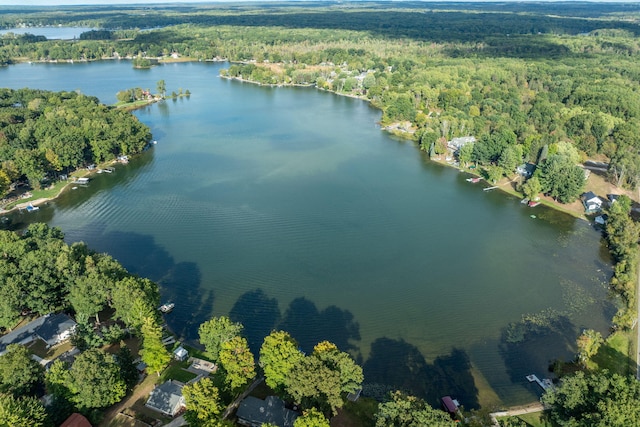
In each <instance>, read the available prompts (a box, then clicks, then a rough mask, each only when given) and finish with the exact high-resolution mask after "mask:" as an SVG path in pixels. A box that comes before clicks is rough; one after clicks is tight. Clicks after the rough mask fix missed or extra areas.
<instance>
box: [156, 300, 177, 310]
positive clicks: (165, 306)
mask: <svg viewBox="0 0 640 427" xmlns="http://www.w3.org/2000/svg"><path fill="white" fill-rule="evenodd" d="M175 306H176V305H175V304H174V303H172V302H168V303H165V304H162V305H161V306H160V307H159V308H158V310H160V311H161V312H162V313H169V312H170V311H171V310H173V307H175Z"/></svg>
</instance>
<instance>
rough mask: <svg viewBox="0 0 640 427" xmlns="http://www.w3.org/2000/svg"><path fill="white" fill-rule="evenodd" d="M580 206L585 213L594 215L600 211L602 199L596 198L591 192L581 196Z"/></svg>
mask: <svg viewBox="0 0 640 427" xmlns="http://www.w3.org/2000/svg"><path fill="white" fill-rule="evenodd" d="M582 204H583V205H584V210H585V212H586V213H595V212H599V211H600V210H601V209H602V199H601V198H600V197H598V196H596V195H595V194H594V193H593V191H589V192H587V193H584V194H583V195H582Z"/></svg>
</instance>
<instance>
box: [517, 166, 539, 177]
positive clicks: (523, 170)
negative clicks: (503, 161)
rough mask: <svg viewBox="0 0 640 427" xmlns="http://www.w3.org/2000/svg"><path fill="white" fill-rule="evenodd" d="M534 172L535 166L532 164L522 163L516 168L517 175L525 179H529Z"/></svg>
mask: <svg viewBox="0 0 640 427" xmlns="http://www.w3.org/2000/svg"><path fill="white" fill-rule="evenodd" d="M535 171H536V165H534V164H533V163H523V164H521V165H520V166H518V167H517V168H516V172H517V173H518V175H520V176H523V177H525V178H531V177H532V176H533V173H534V172H535Z"/></svg>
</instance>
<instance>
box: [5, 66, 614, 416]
mask: <svg viewBox="0 0 640 427" xmlns="http://www.w3.org/2000/svg"><path fill="white" fill-rule="evenodd" d="M220 67H221V65H219V64H215V65H214V64H204V63H189V64H169V65H165V66H160V67H156V68H153V69H151V70H147V71H146V72H145V73H139V72H138V71H137V70H133V69H132V68H131V66H130V64H128V63H118V62H116V61H108V62H101V63H92V64H76V65H73V66H71V65H65V66H54V65H53V64H46V65H40V64H38V65H35V64H34V65H27V64H22V65H18V66H12V67H8V68H5V69H0V79H2V81H3V84H5V85H7V86H9V87H24V86H30V87H40V88H48V89H52V90H75V89H80V90H81V91H82V92H84V93H87V94H91V95H96V96H98V97H99V98H100V99H102V100H103V101H104V102H108V103H109V102H114V101H115V92H117V91H118V90H122V89H126V88H130V87H155V85H156V82H157V81H158V80H160V79H163V80H165V82H166V85H167V90H168V91H169V92H171V91H173V90H177V89H178V88H179V87H183V88H188V89H189V90H190V91H191V93H192V95H191V96H190V97H189V98H188V99H187V98H181V99H180V100H178V101H176V102H170V101H166V102H163V103H159V104H154V105H152V106H149V107H147V108H145V109H142V110H139V111H137V112H136V115H137V116H138V117H139V118H140V120H142V121H143V122H144V123H146V124H148V125H149V126H150V127H151V128H152V131H153V135H154V139H156V140H158V144H157V145H156V146H154V148H153V149H151V150H149V151H147V152H145V153H144V154H142V155H141V156H140V157H138V158H135V159H132V161H131V162H130V164H129V165H128V166H127V167H118V168H117V169H116V172H115V173H113V174H102V175H96V176H95V177H94V178H93V179H92V180H91V182H90V184H89V186H88V187H86V188H81V189H78V190H76V191H69V192H67V193H66V194H64V195H63V196H62V197H60V198H59V199H58V200H56V201H55V202H52V203H50V204H49V206H45V207H43V208H42V209H40V211H39V212H38V213H35V214H21V215H20V214H17V215H14V216H13V219H14V221H15V222H16V223H22V224H24V223H27V222H30V221H34V220H42V221H46V222H48V223H49V224H51V225H54V226H59V227H61V228H62V229H63V230H64V232H65V233H66V235H67V239H68V240H70V241H71V240H73V241H75V240H82V241H84V242H86V243H87V244H89V245H90V246H91V247H93V248H96V249H97V250H99V251H108V252H109V253H111V254H112V255H113V256H114V257H115V258H117V259H119V260H120V261H121V262H122V263H123V264H124V265H125V267H126V268H127V269H129V270H130V271H132V272H134V273H137V274H140V275H144V276H148V277H150V278H152V279H153V280H155V281H157V282H158V283H159V284H160V286H161V292H162V297H163V299H167V300H171V301H174V302H175V303H176V308H175V310H174V311H173V313H171V314H170V315H168V316H167V322H168V324H169V325H170V326H171V327H172V329H173V330H175V331H176V332H177V333H178V334H180V335H182V336H183V337H185V338H187V339H195V338H196V337H197V327H198V325H199V324H200V323H201V322H202V321H204V320H206V319H208V318H209V317H210V316H213V315H230V316H231V317H232V318H233V319H234V320H236V321H242V323H244V325H245V333H246V335H247V337H248V339H249V342H250V345H251V348H252V350H253V351H254V352H256V351H257V349H258V348H259V345H260V342H261V340H262V337H263V336H264V335H266V334H267V333H269V332H270V331H271V329H273V328H282V329H286V330H288V331H289V332H291V334H292V335H294V336H295V338H296V339H297V340H298V341H299V343H300V347H301V348H302V349H303V350H305V351H307V352H309V351H311V350H312V348H313V346H314V345H315V344H316V343H317V342H319V341H321V340H324V339H328V340H331V341H334V342H335V343H336V344H337V345H338V346H339V347H340V348H341V349H343V350H349V351H350V352H351V353H352V354H353V355H354V356H355V357H356V358H358V360H359V361H360V362H361V363H362V364H363V366H364V368H365V373H366V381H367V383H368V387H367V390H369V392H370V393H372V394H376V393H379V392H381V391H384V390H386V389H387V388H389V387H393V388H402V389H404V390H407V391H410V392H412V393H415V394H419V395H421V396H422V397H424V398H426V399H428V400H429V401H430V402H431V403H435V402H437V399H438V398H439V397H441V395H453V396H454V397H458V398H460V400H461V402H462V403H463V404H464V406H465V407H466V408H474V407H477V406H479V405H480V402H481V401H487V398H486V396H487V395H489V394H490V395H492V396H493V395H494V393H495V395H497V398H498V399H501V400H502V401H504V402H506V403H507V404H511V403H522V402H525V401H527V400H530V399H533V398H536V392H537V390H532V388H531V387H530V385H529V384H528V382H527V381H526V379H525V378H524V376H525V375H527V374H531V373H535V374H538V375H539V376H540V377H544V376H546V370H547V368H548V365H549V362H550V361H552V360H554V359H557V358H561V359H565V360H568V359H571V358H572V357H573V352H575V348H574V342H575V339H576V337H577V336H578V334H579V333H580V332H581V330H582V328H585V327H589V328H593V329H596V330H599V331H601V332H605V331H606V329H607V325H608V321H609V319H610V316H611V313H612V312H613V311H614V309H613V307H612V304H610V303H608V302H607V299H606V286H603V283H606V281H607V279H608V275H609V272H610V267H609V262H608V258H607V255H606V253H603V252H601V247H600V236H599V235H598V234H597V232H595V231H594V230H592V229H591V228H590V227H589V226H588V224H586V223H584V222H582V221H578V220H574V219H572V218H570V217H568V216H566V215H563V214H560V213H558V212H554V211H552V210H548V209H546V208H544V207H542V206H540V207H538V208H536V209H537V210H536V216H537V218H536V219H532V218H531V217H530V214H531V210H530V209H529V208H527V207H525V206H523V205H521V204H520V203H519V201H518V200H517V199H515V198H514V197H511V196H506V195H504V194H502V193H500V192H497V191H494V192H483V191H482V190H481V187H479V186H478V185H471V184H469V183H468V182H466V181H465V179H464V178H465V177H464V176H463V175H464V174H461V173H459V172H458V171H456V170H453V169H449V168H444V167H442V166H440V165H434V164H432V163H430V162H429V161H428V160H427V159H426V158H425V157H424V155H423V153H420V152H419V151H418V150H417V149H416V148H415V147H414V146H413V144H412V143H410V142H398V141H394V140H392V139H390V138H389V137H387V136H386V135H385V134H384V133H381V132H380V130H379V129H378V127H377V126H376V124H375V123H376V121H377V120H378V119H379V113H378V112H377V111H375V110H373V109H371V108H370V107H369V106H368V105H367V104H366V103H363V102H360V101H358V100H353V99H347V98H342V97H336V96H333V95H332V94H328V93H323V92H317V91H314V90H312V89H295V88H263V87H258V86H254V85H249V84H241V83H239V82H229V81H223V80H221V79H219V78H218V77H217V74H218V70H219V69H220ZM540 313H556V314H557V315H556V316H555V317H553V318H549V319H547V320H549V322H547V323H544V322H543V323H541V324H540V325H538V326H537V327H536V328H532V327H531V324H528V323H521V322H522V321H523V318H525V319H526V318H528V317H527V316H533V317H535V316H539V315H540ZM523 316H524V317H523ZM510 324H511V325H516V326H511V327H510V328H511V329H509V325H510ZM517 325H521V326H522V325H524V326H525V328H524V329H518V326H517ZM507 331H510V333H511V334H512V335H511V336H512V337H513V336H516V335H517V336H520V337H521V339H519V340H513V339H511V340H506V339H505V337H506V335H505V334H506V333H507ZM518 333H519V334H520V335H518ZM514 334H515V335H514ZM479 378H481V379H482V384H479V383H476V381H477V379H479ZM489 388H490V389H491V390H489Z"/></svg>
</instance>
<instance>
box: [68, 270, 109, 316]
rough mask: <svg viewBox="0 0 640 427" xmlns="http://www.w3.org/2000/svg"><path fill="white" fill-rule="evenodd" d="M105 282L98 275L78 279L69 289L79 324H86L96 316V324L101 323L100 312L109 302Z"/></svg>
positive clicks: (70, 299) (69, 297) (70, 300)
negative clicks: (90, 318)
mask: <svg viewBox="0 0 640 427" xmlns="http://www.w3.org/2000/svg"><path fill="white" fill-rule="evenodd" d="M104 285H105V280H104V279H103V278H102V277H100V276H99V275H97V274H91V275H85V276H80V277H78V278H77V279H76V280H75V281H74V282H73V284H72V285H71V286H70V288H69V296H68V299H69V302H70V303H71V306H72V307H73V309H74V310H75V311H76V315H77V316H78V322H82V323H84V322H86V321H88V320H89V317H91V316H95V317H96V323H100V318H99V316H98V312H99V311H100V310H102V309H103V308H104V306H105V304H106V301H107V289H105V286H104Z"/></svg>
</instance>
